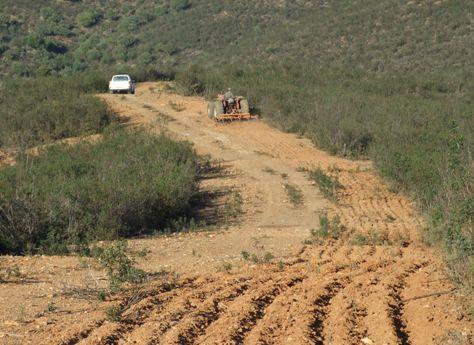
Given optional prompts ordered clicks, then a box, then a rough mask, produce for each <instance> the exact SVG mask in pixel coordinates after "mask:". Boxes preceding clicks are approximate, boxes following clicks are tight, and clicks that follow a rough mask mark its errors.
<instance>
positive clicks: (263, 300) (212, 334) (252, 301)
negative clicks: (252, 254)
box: [196, 272, 304, 344]
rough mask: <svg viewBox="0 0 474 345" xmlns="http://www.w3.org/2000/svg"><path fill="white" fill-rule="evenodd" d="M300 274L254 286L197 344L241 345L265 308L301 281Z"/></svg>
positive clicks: (236, 301) (275, 278)
mask: <svg viewBox="0 0 474 345" xmlns="http://www.w3.org/2000/svg"><path fill="white" fill-rule="evenodd" d="M303 279H304V275H303V274H301V273H300V272H293V273H292V274H291V273H290V274H285V275H284V277H278V276H276V277H272V279H271V280H270V281H268V282H265V283H263V284H257V286H254V287H252V289H251V290H250V291H249V292H248V293H247V294H245V295H242V296H240V297H238V298H236V299H235V300H234V301H232V302H231V303H229V304H228V305H227V308H226V311H225V312H224V313H223V314H222V315H221V317H219V319H217V320H216V321H215V322H214V323H212V324H211V325H210V326H209V327H208V329H207V330H206V333H205V334H204V335H203V336H201V337H199V338H198V339H197V341H196V343H197V344H242V342H243V340H244V338H245V336H246V334H247V333H248V332H249V331H250V330H251V329H252V328H253V327H254V325H255V324H256V323H257V321H258V320H259V319H261V318H262V317H263V316H264V314H265V310H266V308H267V307H268V306H269V305H270V304H271V303H272V302H273V301H274V299H275V298H276V297H277V296H278V295H279V294H280V293H282V292H283V291H286V290H287V289H291V288H292V287H293V286H295V285H296V284H299V283H301V281H303Z"/></svg>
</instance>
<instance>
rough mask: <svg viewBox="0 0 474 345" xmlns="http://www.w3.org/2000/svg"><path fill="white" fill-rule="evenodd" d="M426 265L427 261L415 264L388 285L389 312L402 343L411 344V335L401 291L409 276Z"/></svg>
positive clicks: (403, 344) (399, 341)
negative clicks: (405, 316) (404, 312)
mask: <svg viewBox="0 0 474 345" xmlns="http://www.w3.org/2000/svg"><path fill="white" fill-rule="evenodd" d="M425 265H426V263H418V264H413V265H412V266H411V267H410V268H409V269H408V270H406V271H405V272H403V273H402V274H400V275H398V276H397V277H396V282H395V283H394V284H392V285H389V287H388V288H389V290H390V293H389V296H390V298H391V301H390V304H389V313H390V317H391V319H392V324H393V327H394V329H395V332H396V334H397V337H398V343H399V344H400V345H410V344H411V341H410V336H409V333H408V332H407V329H406V328H407V325H406V320H405V318H404V315H403V310H404V302H403V301H402V297H401V292H402V290H403V289H404V288H405V286H406V279H407V277H408V276H409V275H410V274H413V273H414V272H415V271H416V270H417V269H419V268H420V267H423V266H425Z"/></svg>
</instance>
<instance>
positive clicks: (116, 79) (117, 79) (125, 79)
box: [112, 75, 128, 81]
mask: <svg viewBox="0 0 474 345" xmlns="http://www.w3.org/2000/svg"><path fill="white" fill-rule="evenodd" d="M112 80H113V81H128V77H126V76H123V75H119V76H115V77H114V78H113V79H112Z"/></svg>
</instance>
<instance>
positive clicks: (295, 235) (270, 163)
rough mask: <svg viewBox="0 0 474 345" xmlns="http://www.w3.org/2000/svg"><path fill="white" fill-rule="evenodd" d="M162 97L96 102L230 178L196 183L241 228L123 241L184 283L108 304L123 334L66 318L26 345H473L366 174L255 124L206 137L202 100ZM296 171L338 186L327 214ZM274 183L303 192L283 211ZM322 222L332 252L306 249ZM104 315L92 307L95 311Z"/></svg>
mask: <svg viewBox="0 0 474 345" xmlns="http://www.w3.org/2000/svg"><path fill="white" fill-rule="evenodd" d="M166 90H167V87H166V85H165V84H162V83H144V84H141V85H139V87H138V89H137V95H136V96H132V95H127V96H115V95H114V96H113V95H103V96H101V97H103V98H104V99H105V100H106V101H107V102H108V103H109V104H110V106H111V107H112V108H113V109H114V110H115V111H116V112H117V113H118V114H120V115H123V116H127V118H128V119H129V123H131V124H133V125H148V126H150V127H151V128H152V130H157V131H167V132H168V133H169V134H170V135H173V136H176V137H177V138H180V139H186V140H189V141H191V142H193V143H194V145H195V148H196V150H197V151H198V152H199V153H200V154H209V155H211V156H212V157H213V158H215V159H219V160H221V161H222V162H223V164H225V165H226V166H228V167H229V169H231V171H232V172H233V173H232V174H231V175H232V177H227V178H224V179H223V181H224V182H216V181H215V180H211V181H209V182H208V183H207V184H206V182H204V183H203V186H202V188H203V189H212V188H215V184H216V183H221V184H223V186H224V187H228V188H231V189H237V190H240V192H241V193H242V195H243V200H244V205H243V206H244V211H245V213H244V216H243V219H242V221H241V223H239V224H238V225H234V226H231V227H230V228H229V229H228V230H225V231H219V232H213V233H202V234H190V235H180V236H179V237H172V238H155V239H149V240H137V241H134V242H133V246H134V248H136V249H140V248H143V247H144V246H145V247H147V246H148V248H151V247H153V248H157V249H156V250H155V251H153V250H152V253H150V255H149V257H147V259H146V260H144V262H141V263H140V265H141V266H142V268H144V269H147V270H149V271H152V270H158V269H159V268H164V267H166V268H168V269H172V270H174V271H176V272H179V273H182V276H181V277H180V278H171V277H170V276H165V277H163V278H160V279H157V280H156V281H153V282H152V283H150V284H149V285H147V286H144V287H142V288H140V290H138V291H137V290H134V291H132V292H125V293H124V294H122V295H120V296H117V297H115V299H114V300H113V301H112V302H108V304H106V305H110V303H113V304H115V305H121V306H122V307H123V309H124V312H123V314H122V317H121V319H120V321H117V322H109V321H106V319H105V316H104V314H103V313H101V312H93V313H88V314H87V315H84V314H81V313H71V314H70V315H69V316H67V317H64V318H59V319H58V320H56V321H55V322H52V323H51V324H48V325H46V326H45V327H42V328H41V329H39V330H37V331H35V332H30V333H29V335H28V339H27V340H28V341H27V342H32V343H38V339H40V340H41V341H42V342H43V343H44V344H451V343H452V344H457V343H459V344H463V343H465V344H468V343H469V341H470V340H469V339H471V341H472V332H473V327H472V326H473V325H472V322H471V321H469V319H468V318H467V316H466V315H465V314H464V313H463V311H462V308H461V303H462V299H461V297H460V296H459V295H458V294H457V292H456V291H452V290H453V286H452V285H451V284H450V283H449V280H447V279H446V275H445V273H444V270H443V263H442V261H441V260H440V259H439V256H438V255H437V254H436V253H435V252H433V250H432V249H429V248H426V247H425V246H424V245H423V244H422V242H421V241H420V234H421V231H422V227H423V220H422V219H421V218H420V216H419V215H418V214H417V213H416V211H415V209H414V206H413V205H412V203H411V202H410V201H409V200H408V199H407V198H406V197H404V196H403V195H400V194H397V193H393V192H391V191H390V189H389V188H388V187H387V186H386V185H385V184H384V183H383V182H382V181H381V180H380V178H379V177H378V176H377V174H376V172H375V171H374V170H373V167H372V165H371V164H370V162H367V161H349V160H344V159H341V158H337V157H333V156H330V155H328V154H326V153H324V152H322V151H319V150H317V149H315V148H314V147H313V146H312V145H311V143H310V142H309V141H307V140H306V139H301V138H297V137H296V136H294V135H292V134H285V133H281V132H279V131H278V130H276V129H273V128H270V127H269V126H267V125H266V124H265V123H264V122H262V121H253V122H244V123H234V124H228V125H217V124H215V123H213V122H212V121H210V120H208V119H207V118H206V116H205V114H206V104H205V102H204V101H203V100H202V99H200V98H195V97H182V96H178V95H175V94H172V93H169V92H167V91H166ZM176 105H178V107H177V106H176ZM178 108H182V109H178ZM301 167H304V168H315V167H321V168H322V169H324V170H325V171H327V172H328V173H329V174H332V175H334V176H335V175H337V178H338V179H339V181H340V182H341V184H342V185H343V186H344V189H342V190H341V191H340V192H339V194H338V201H337V202H331V201H329V200H326V199H325V198H324V197H323V196H322V195H321V193H320V192H319V191H318V189H317V187H316V186H314V185H313V184H311V182H310V181H309V180H308V178H307V177H306V175H305V173H304V172H301V169H300V168H301ZM285 183H290V184H292V185H294V186H296V187H298V188H300V189H301V190H302V192H303V197H304V201H303V204H302V205H301V206H299V207H294V206H292V205H290V204H289V202H288V200H287V196H286V194H285V189H284V187H283V185H284V184H285ZM221 187H222V186H221ZM224 202H225V201H224ZM325 212H327V213H328V214H329V215H330V216H336V215H338V216H339V217H340V219H341V223H342V225H343V226H344V227H345V229H346V230H345V232H344V233H343V234H342V235H341V236H340V237H339V238H337V239H332V240H324V241H322V242H319V243H316V244H312V245H303V244H302V242H303V240H305V239H307V238H308V237H309V235H310V229H312V228H317V227H318V224H319V223H318V222H319V217H320V216H321V214H323V213H325ZM358 234H364V235H366V236H369V235H370V236H374V234H375V235H379V236H380V237H381V238H383V239H385V243H382V242H383V241H381V242H380V243H372V244H369V245H352V244H351V243H352V242H351V240H352V239H353V238H354V236H356V235H358ZM191 249H193V253H194V252H195V251H197V252H199V253H200V255H199V257H198V258H197V257H192V256H191V255H189V252H190V251H191ZM242 250H249V251H251V252H252V251H254V252H255V253H258V254H259V255H261V254H262V253H263V252H264V251H266V250H271V252H272V253H273V254H274V255H275V257H276V258H275V259H274V260H273V262H272V263H269V264H249V263H247V262H244V261H243V260H242V258H241V256H240V252H241V251H242ZM186 253H188V255H186ZM279 261H280V263H278V262H279ZM223 262H229V263H232V269H230V272H216V269H218V268H219V267H221V265H222V263H223ZM451 291H452V292H451ZM437 293H439V294H437ZM103 308H105V304H100V305H98V306H97V307H96V308H94V310H95V311H97V310H99V311H100V310H103ZM470 337H471V338H470ZM456 341H457V342H456Z"/></svg>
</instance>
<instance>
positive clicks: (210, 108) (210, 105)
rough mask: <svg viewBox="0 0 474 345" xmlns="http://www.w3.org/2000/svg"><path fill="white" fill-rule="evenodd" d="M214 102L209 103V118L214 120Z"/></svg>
mask: <svg viewBox="0 0 474 345" xmlns="http://www.w3.org/2000/svg"><path fill="white" fill-rule="evenodd" d="M214 107H215V106H214V102H209V103H207V117H209V118H210V119H213V118H214Z"/></svg>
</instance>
